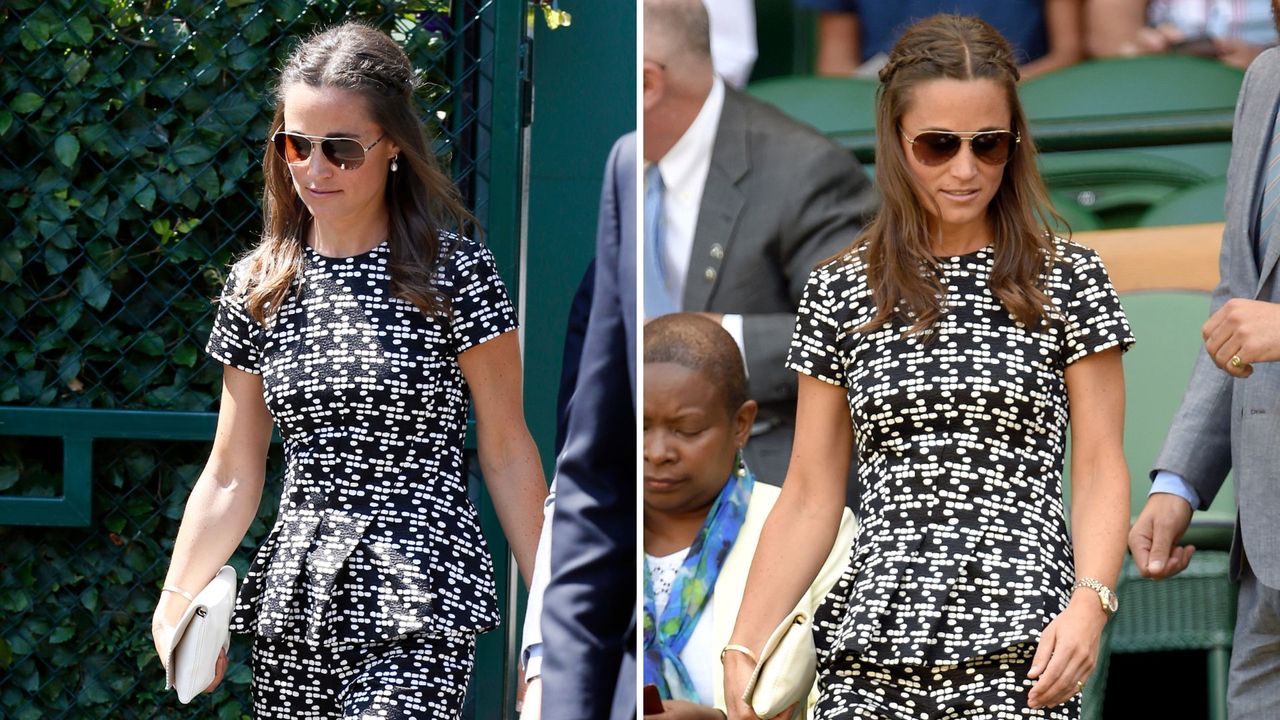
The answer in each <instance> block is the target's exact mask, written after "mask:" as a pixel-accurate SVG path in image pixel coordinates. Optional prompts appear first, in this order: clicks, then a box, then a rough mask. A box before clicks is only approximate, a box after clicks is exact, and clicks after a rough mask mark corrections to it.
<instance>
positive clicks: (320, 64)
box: [242, 22, 478, 325]
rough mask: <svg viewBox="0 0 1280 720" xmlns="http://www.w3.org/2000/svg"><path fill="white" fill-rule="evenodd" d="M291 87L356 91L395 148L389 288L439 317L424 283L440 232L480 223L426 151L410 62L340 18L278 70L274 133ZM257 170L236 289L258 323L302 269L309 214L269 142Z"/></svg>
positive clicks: (391, 44) (376, 34) (389, 192)
mask: <svg viewBox="0 0 1280 720" xmlns="http://www.w3.org/2000/svg"><path fill="white" fill-rule="evenodd" d="M293 83H306V84H307V85H309V86H311V87H332V88H341V89H344V90H349V91H352V92H354V93H356V94H357V95H359V96H360V97H361V98H362V99H363V100H364V102H365V105H366V107H367V108H368V110H369V113H370V116H371V117H372V119H373V121H374V122H375V123H377V124H378V125H379V126H381V128H382V130H383V132H384V133H385V135H384V137H385V138H386V139H387V140H390V141H392V142H394V143H395V144H396V145H397V146H399V148H400V154H399V157H398V158H397V164H398V167H399V169H398V171H397V172H394V173H390V177H389V178H388V180H387V188H386V196H385V197H386V202H387V209H388V215H389V218H390V219H389V228H388V235H389V237H388V238H387V240H388V245H389V247H390V250H391V257H390V260H389V262H388V271H389V273H390V275H391V288H390V289H391V294H392V295H394V296H396V297H399V298H401V299H403V300H406V301H408V302H411V303H413V304H414V305H416V306H417V307H418V309H419V310H421V311H422V312H423V313H425V314H427V315H443V314H445V313H447V311H448V301H447V298H446V297H445V296H444V295H443V294H442V293H441V292H440V291H439V290H438V289H436V288H435V286H434V285H433V284H432V279H433V275H434V273H435V271H436V268H437V266H438V265H439V264H440V262H441V257H440V255H441V247H440V236H441V233H442V232H456V233H458V234H459V235H462V234H465V233H466V232H467V231H470V232H471V233H472V234H475V233H477V232H478V226H477V223H476V220H475V218H474V217H473V216H472V215H471V213H469V212H468V211H467V209H466V208H465V207H464V206H463V204H462V201H461V199H460V198H459V194H458V189H457V187H456V186H455V185H454V184H453V181H452V180H450V178H449V176H448V175H446V174H445V173H444V171H443V170H442V169H441V168H440V163H439V161H437V160H436V157H435V155H434V154H432V153H431V152H430V150H429V148H430V145H429V144H428V143H427V137H426V132H425V130H424V128H423V124H422V121H421V120H420V119H419V118H418V116H417V113H416V112H415V110H414V102H413V96H414V93H415V92H416V90H417V88H418V80H417V78H416V77H415V75H414V72H413V67H412V66H411V65H410V64H409V58H408V57H407V56H406V55H405V54H404V51H403V50H401V49H400V46H399V45H396V43H395V41H393V40H392V39H391V38H389V37H387V36H386V35H385V34H384V33H382V32H380V31H378V30H376V29H374V28H372V27H369V26H367V25H362V24H360V23H354V22H349V23H344V24H342V25H338V26H336V27H333V28H330V29H328V30H325V31H323V32H321V33H319V34H316V35H314V36H312V37H311V38H309V39H307V40H306V41H304V42H303V43H302V44H301V45H300V46H299V47H298V48H297V49H296V50H294V51H293V54H292V55H290V56H289V59H288V61H287V62H286V63H285V66H284V69H283V70H281V72H280V84H279V86H278V87H277V88H276V112H275V118H274V119H273V120H272V121H271V131H272V132H275V131H276V130H279V129H281V127H282V126H283V124H284V93H285V89H286V88H287V87H288V86H289V85H291V84H293ZM263 175H264V176H265V178H266V186H265V188H264V189H263V192H262V206H263V215H264V218H263V231H262V241H261V242H260V243H259V244H258V246H257V247H256V248H255V249H254V250H253V251H252V252H251V253H249V256H248V258H247V259H246V264H247V278H246V279H245V282H244V285H243V286H242V287H244V288H245V299H246V303H247V306H248V310H249V313H250V314H251V315H252V316H253V318H254V319H255V320H257V321H258V322H259V323H262V324H263V325H265V324H266V322H267V317H268V315H270V314H271V313H272V312H273V311H274V309H276V308H279V307H280V306H281V304H282V303H283V302H284V300H285V299H286V297H288V295H289V293H290V292H291V291H292V288H293V287H294V281H295V280H296V279H297V278H299V277H301V275H302V264H303V243H305V242H306V234H307V230H308V228H309V227H310V226H311V222H312V217H311V212H310V211H309V210H307V206H306V205H305V204H303V202H302V198H300V197H298V194H297V192H295V191H294V188H293V180H292V178H291V176H290V174H289V167H288V165H287V164H286V163H285V162H284V161H283V160H282V159H280V157H279V156H277V155H276V153H275V151H274V150H273V149H272V148H271V147H270V144H268V146H267V149H266V153H265V155H264V157H263Z"/></svg>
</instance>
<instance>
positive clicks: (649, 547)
mask: <svg viewBox="0 0 1280 720" xmlns="http://www.w3.org/2000/svg"><path fill="white" fill-rule="evenodd" d="M710 511H711V506H710V505H708V506H706V507H704V508H701V509H700V510H695V511H693V512H685V513H666V512H662V511H661V510H655V509H653V508H650V507H645V509H644V551H645V552H646V553H648V554H650V555H653V556H656V557H662V556H663V555H670V554H671V553H673V552H678V551H680V550H684V549H685V548H687V547H689V546H690V545H693V541H694V539H695V538H697V537H698V531H699V530H701V529H702V526H703V524H704V523H706V521H707V513H708V512H710Z"/></svg>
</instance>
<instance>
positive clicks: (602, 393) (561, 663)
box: [542, 133, 636, 720]
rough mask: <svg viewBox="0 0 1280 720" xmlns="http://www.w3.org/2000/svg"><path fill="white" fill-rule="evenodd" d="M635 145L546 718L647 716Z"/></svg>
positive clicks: (609, 202) (558, 512) (587, 400)
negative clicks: (639, 656)
mask: <svg viewBox="0 0 1280 720" xmlns="http://www.w3.org/2000/svg"><path fill="white" fill-rule="evenodd" d="M635 173H636V143H635V134H634V133H632V134H629V135H625V136H623V137H622V138H621V139H619V140H618V142H617V143H616V144H615V145H614V146H613V151H612V152H611V153H610V155H609V162H608V165H607V168H606V171H605V182H604V191H603V193H602V195H601V198H600V229H599V235H598V238H597V242H596V281H595V297H594V298H593V300H592V303H591V317H590V320H589V321H588V324H587V338H586V342H585V343H584V345H583V349H582V364H581V368H580V374H579V376H578V387H577V389H576V390H575V391H574V395H573V399H572V400H571V401H570V408H569V433H568V438H567V440H566V441H565V446H564V452H563V453H562V454H561V455H560V458H559V461H558V462H557V464H556V485H557V491H556V507H555V516H554V518H553V525H554V528H555V530H554V532H553V533H552V535H551V580H550V582H549V583H548V585H547V590H546V595H545V597H544V600H543V612H542V643H543V645H542V647H543V660H542V698H543V700H542V717H543V718H546V719H547V720H571V719H573V718H583V720H588V719H590V720H599V719H601V718H613V719H615V720H621V719H622V718H626V719H627V720H631V719H632V718H634V717H635V713H636V687H635V667H636V664H635V663H636V656H635V621H636V598H635V582H636V580H635V578H636V542H635V540H636V536H635V532H636V513H635V508H636V453H635V446H636V439H635V427H636V425H635V423H636V421H635V318H636V284H635V278H636V262H635V258H636V238H635V224H636V208H635V194H636V181H635Z"/></svg>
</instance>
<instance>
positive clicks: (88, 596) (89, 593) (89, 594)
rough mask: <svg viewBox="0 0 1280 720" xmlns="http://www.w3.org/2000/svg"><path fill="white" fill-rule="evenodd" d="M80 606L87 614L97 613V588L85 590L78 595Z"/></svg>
mask: <svg viewBox="0 0 1280 720" xmlns="http://www.w3.org/2000/svg"><path fill="white" fill-rule="evenodd" d="M80 604H81V605H83V606H84V609H85V610H88V611H89V612H97V611H98V588H95V587H90V588H85V591H84V592H82V593H80Z"/></svg>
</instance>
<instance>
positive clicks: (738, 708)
mask: <svg viewBox="0 0 1280 720" xmlns="http://www.w3.org/2000/svg"><path fill="white" fill-rule="evenodd" d="M754 670H755V664H754V663H753V661H752V660H751V658H749V657H747V656H746V655H745V654H744V653H740V652H727V653H725V654H724V701H725V704H727V705H728V706H729V712H728V713H727V715H728V720H759V718H760V716H759V715H756V713H755V711H754V710H752V709H751V706H750V705H747V704H746V703H745V702H743V701H742V695H743V693H745V692H746V691H747V682H748V681H750V680H751V673H752V672H753V671H754Z"/></svg>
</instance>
